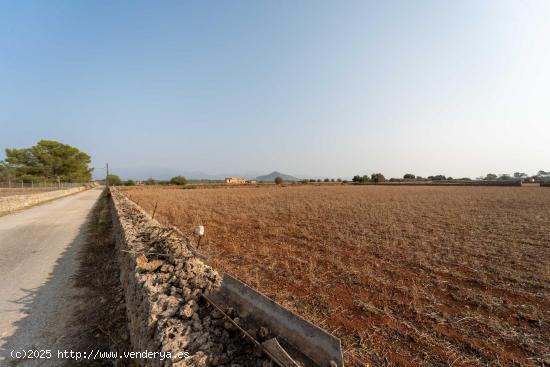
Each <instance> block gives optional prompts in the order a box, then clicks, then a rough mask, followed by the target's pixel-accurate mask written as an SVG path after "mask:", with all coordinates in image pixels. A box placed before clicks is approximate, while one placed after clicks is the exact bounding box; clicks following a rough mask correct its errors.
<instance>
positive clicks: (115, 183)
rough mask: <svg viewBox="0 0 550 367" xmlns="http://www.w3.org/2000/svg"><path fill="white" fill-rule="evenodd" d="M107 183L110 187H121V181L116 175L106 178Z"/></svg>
mask: <svg viewBox="0 0 550 367" xmlns="http://www.w3.org/2000/svg"><path fill="white" fill-rule="evenodd" d="M107 183H108V184H109V185H112V186H120V185H122V180H121V179H120V177H118V176H117V175H109V176H107Z"/></svg>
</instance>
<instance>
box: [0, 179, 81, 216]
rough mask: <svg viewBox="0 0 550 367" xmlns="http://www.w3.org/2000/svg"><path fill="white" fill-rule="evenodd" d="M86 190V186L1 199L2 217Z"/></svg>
mask: <svg viewBox="0 0 550 367" xmlns="http://www.w3.org/2000/svg"><path fill="white" fill-rule="evenodd" d="M86 188H87V187H85V186H81V187H73V188H70V189H66V190H54V191H47V192H41V193H37V194H29V195H12V196H6V197H0V215H2V214H7V213H10V212H13V211H16V210H20V209H24V208H27V207H29V206H33V205H36V204H40V203H43V202H46V201H49V200H53V199H57V198H60V197H63V196H67V195H71V194H74V193H77V192H80V191H84V190H86Z"/></svg>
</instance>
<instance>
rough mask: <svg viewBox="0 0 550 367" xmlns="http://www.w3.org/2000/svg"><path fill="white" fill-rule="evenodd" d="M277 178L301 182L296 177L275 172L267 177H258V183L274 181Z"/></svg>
mask: <svg viewBox="0 0 550 367" xmlns="http://www.w3.org/2000/svg"><path fill="white" fill-rule="evenodd" d="M276 177H280V178H282V179H283V181H300V179H299V178H296V177H294V176H290V175H285V174H284V173H281V172H277V171H273V172H271V173H270V174H268V175H265V176H258V177H256V181H273V180H275V178H276Z"/></svg>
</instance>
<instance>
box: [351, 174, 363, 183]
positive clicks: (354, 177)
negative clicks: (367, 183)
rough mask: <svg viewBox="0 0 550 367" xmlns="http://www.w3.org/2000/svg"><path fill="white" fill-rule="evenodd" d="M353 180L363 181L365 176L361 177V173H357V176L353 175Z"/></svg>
mask: <svg viewBox="0 0 550 367" xmlns="http://www.w3.org/2000/svg"><path fill="white" fill-rule="evenodd" d="M351 181H353V182H363V177H361V176H359V175H355V176H353V178H352V179H351Z"/></svg>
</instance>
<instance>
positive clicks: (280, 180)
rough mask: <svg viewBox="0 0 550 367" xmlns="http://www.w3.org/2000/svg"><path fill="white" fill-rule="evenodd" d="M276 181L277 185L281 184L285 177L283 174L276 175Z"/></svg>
mask: <svg viewBox="0 0 550 367" xmlns="http://www.w3.org/2000/svg"><path fill="white" fill-rule="evenodd" d="M274 181H275V183H276V184H277V185H280V184H282V183H283V178H282V177H281V176H277V177H275V180H274Z"/></svg>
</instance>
